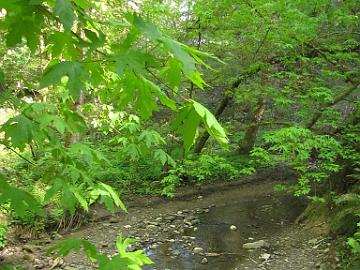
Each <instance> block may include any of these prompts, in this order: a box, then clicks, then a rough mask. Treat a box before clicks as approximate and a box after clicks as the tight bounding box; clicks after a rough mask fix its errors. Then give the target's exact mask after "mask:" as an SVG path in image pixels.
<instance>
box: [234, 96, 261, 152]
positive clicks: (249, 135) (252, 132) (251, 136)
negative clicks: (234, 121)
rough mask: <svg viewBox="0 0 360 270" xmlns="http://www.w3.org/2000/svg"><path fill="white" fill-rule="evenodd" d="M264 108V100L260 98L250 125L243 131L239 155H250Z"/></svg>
mask: <svg viewBox="0 0 360 270" xmlns="http://www.w3.org/2000/svg"><path fill="white" fill-rule="evenodd" d="M265 108H266V103H265V98H263V97H262V98H260V99H259V101H258V108H257V110H256V112H255V113H254V115H253V118H252V121H251V122H252V123H251V124H250V126H249V127H248V128H247V129H246V131H245V137H244V139H243V140H242V141H241V142H240V145H239V152H240V154H244V155H247V154H249V153H250V151H251V149H252V148H253V147H254V144H255V141H256V136H257V133H258V130H259V127H260V124H261V119H262V117H263V115H264V112H265Z"/></svg>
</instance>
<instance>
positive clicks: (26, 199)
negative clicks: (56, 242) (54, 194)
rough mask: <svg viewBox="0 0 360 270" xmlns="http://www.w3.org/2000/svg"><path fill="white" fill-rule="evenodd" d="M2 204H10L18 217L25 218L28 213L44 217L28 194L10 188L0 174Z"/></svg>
mask: <svg viewBox="0 0 360 270" xmlns="http://www.w3.org/2000/svg"><path fill="white" fill-rule="evenodd" d="M4 203H10V207H11V209H12V210H14V211H15V213H16V214H17V215H18V216H19V217H25V216H26V214H27V213H28V212H32V213H35V214H39V215H45V212H44V210H43V209H42V207H41V204H40V203H39V202H38V201H37V200H36V199H35V198H34V197H33V196H32V195H31V194H30V193H28V192H26V191H24V190H21V189H18V188H15V187H12V186H10V185H9V184H8V183H7V182H6V180H5V176H3V175H2V174H0V204H4Z"/></svg>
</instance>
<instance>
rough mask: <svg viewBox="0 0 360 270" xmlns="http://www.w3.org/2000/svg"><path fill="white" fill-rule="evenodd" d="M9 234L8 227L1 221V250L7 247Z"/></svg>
mask: <svg viewBox="0 0 360 270" xmlns="http://www.w3.org/2000/svg"><path fill="white" fill-rule="evenodd" d="M7 232H8V225H7V224H6V223H5V222H3V221H1V220H0V249H1V248H4V247H5V246H6V243H7Z"/></svg>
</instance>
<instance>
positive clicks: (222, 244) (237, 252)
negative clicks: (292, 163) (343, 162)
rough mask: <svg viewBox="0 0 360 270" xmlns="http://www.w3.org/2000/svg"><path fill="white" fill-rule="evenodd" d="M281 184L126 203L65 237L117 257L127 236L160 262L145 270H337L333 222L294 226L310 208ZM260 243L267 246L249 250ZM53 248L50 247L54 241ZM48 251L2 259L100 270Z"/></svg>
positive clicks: (11, 253)
mask: <svg viewBox="0 0 360 270" xmlns="http://www.w3.org/2000/svg"><path fill="white" fill-rule="evenodd" d="M281 182H283V181H267V182H262V181H258V182H253V183H241V182H238V183H235V184H234V183H232V184H231V185H228V184H222V185H217V186H215V187H214V186H211V187H209V188H206V187H205V188H202V189H197V188H196V189H191V190H189V189H187V190H185V191H184V192H182V194H181V195H180V196H178V197H177V198H174V199H163V198H137V199H134V200H131V201H128V202H126V201H125V203H126V204H127V205H128V210H129V213H128V214H125V213H122V212H119V213H116V214H115V215H112V216H108V215H107V214H106V212H105V211H104V210H103V209H102V208H101V207H99V208H97V209H94V210H93V217H92V218H93V221H92V222H91V223H90V224H88V225H86V226H84V227H82V228H81V229H79V230H76V231H73V232H70V233H67V234H65V235H63V237H64V238H85V239H87V240H89V241H91V242H92V243H94V244H95V245H96V246H97V247H98V248H99V249H100V250H101V251H103V252H104V253H106V254H109V255H113V254H115V253H116V247H115V239H116V236H117V234H118V232H119V231H121V232H122V233H123V235H124V236H130V237H134V238H137V239H138V242H137V243H136V244H134V245H133V246H132V247H130V248H131V249H140V248H141V249H144V250H145V251H146V253H147V254H148V255H149V256H150V257H151V258H152V259H153V261H154V265H152V266H149V267H147V268H145V269H158V270H165V269H199V270H201V269H214V270H216V269H221V270H224V269H229V270H230V269H276V270H282V269H336V268H337V267H338V262H337V260H336V258H335V255H334V254H335V251H334V250H333V247H332V242H333V241H332V240H331V239H330V238H329V237H328V236H327V231H328V230H327V225H326V223H324V222H321V220H320V221H319V220H317V221H316V223H308V224H302V225H298V224H295V220H296V218H297V217H298V215H299V214H300V213H301V212H302V211H303V210H304V208H305V207H306V202H304V201H303V200H300V199H296V198H294V197H293V196H292V195H288V194H284V193H276V192H274V191H273V186H274V184H278V183H281ZM234 226H235V227H236V228H234ZM259 240H263V241H262V242H264V243H266V244H265V245H263V246H261V247H258V248H256V249H247V248H244V247H243V245H244V244H246V243H256V242H257V241H259ZM46 241H47V242H48V243H47V244H46V246H50V244H53V243H54V242H55V241H52V242H50V243H49V241H48V240H45V242H46ZM45 250H46V248H45V246H44V243H41V244H40V242H34V243H31V244H29V243H27V244H24V245H22V246H21V245H19V246H17V247H12V248H8V249H5V250H4V251H3V252H2V259H3V263H4V262H6V261H7V262H17V263H20V262H22V263H23V264H25V265H26V267H27V268H26V269H34V268H35V269H67V270H75V269H93V266H91V264H90V263H88V262H87V260H86V258H85V256H84V254H82V253H79V254H75V253H74V254H70V255H69V256H67V257H66V258H64V259H57V260H53V259H51V258H50V257H48V255H46V254H45ZM94 269H95V268H94Z"/></svg>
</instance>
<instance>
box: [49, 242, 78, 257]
mask: <svg viewBox="0 0 360 270" xmlns="http://www.w3.org/2000/svg"><path fill="white" fill-rule="evenodd" d="M83 241H84V240H81V239H66V240H61V241H59V242H58V243H56V244H55V245H53V246H52V247H51V248H49V249H48V251H47V253H51V252H53V251H55V250H58V251H57V252H56V253H55V257H64V256H66V255H68V254H69V253H70V252H71V251H79V250H80V248H81V246H82V244H83Z"/></svg>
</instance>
